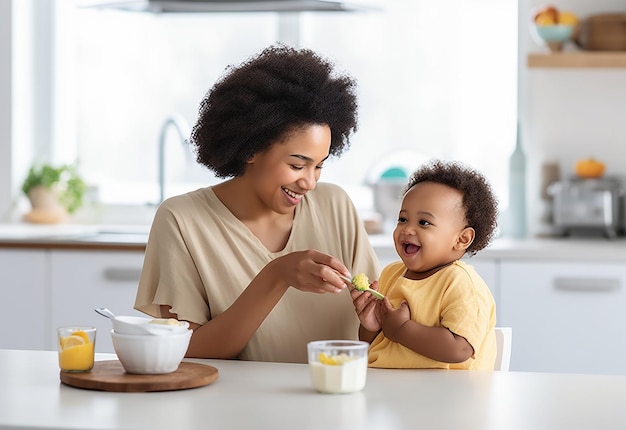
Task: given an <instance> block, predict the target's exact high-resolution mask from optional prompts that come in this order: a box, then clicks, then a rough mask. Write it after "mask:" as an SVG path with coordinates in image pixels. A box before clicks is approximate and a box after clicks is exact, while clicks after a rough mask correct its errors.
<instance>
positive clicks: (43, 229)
mask: <svg viewBox="0 0 626 430" xmlns="http://www.w3.org/2000/svg"><path fill="white" fill-rule="evenodd" d="M149 231H150V226H149V225H115V224H113V225H111V224H107V225H89V224H84V225H81V224H59V225H53V226H45V225H44V226H42V225H32V224H26V223H14V224H9V223H5V224H0V248H1V247H19V246H20V244H23V245H24V246H27V247H29V248H33V247H36V246H40V247H41V248H46V247H59V246H62V247H64V248H68V247H69V248H71V247H72V246H75V247H76V248H77V249H79V248H84V247H85V246H88V245H92V246H96V245H97V246H98V247H99V248H100V249H104V248H106V247H107V245H110V246H111V248H114V246H117V247H119V246H123V245H133V246H135V247H142V246H143V245H145V242H146V241H147V239H148V233H149ZM370 241H371V243H372V246H373V247H374V249H375V250H376V253H377V255H378V256H379V258H380V259H381V261H388V260H397V259H398V256H397V254H396V252H395V249H394V247H393V241H392V235H391V233H386V234H377V235H371V236H370ZM471 259H475V260H485V259H489V260H497V259H513V260H528V259H531V260H566V261H567V260H584V261H618V262H619V261H626V238H623V237H620V238H617V239H613V240H609V239H605V238H601V237H598V238H569V237H560V238H557V237H554V238H529V239H523V240H516V239H509V238H498V239H496V240H495V241H494V242H493V243H492V244H491V246H489V247H488V248H487V249H484V250H482V251H480V252H479V253H478V254H477V255H476V256H474V257H470V261H471Z"/></svg>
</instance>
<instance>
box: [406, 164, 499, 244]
mask: <svg viewBox="0 0 626 430" xmlns="http://www.w3.org/2000/svg"><path fill="white" fill-rule="evenodd" d="M420 182H436V183H439V184H443V185H447V186H448V187H451V188H454V189H455V190H458V191H460V192H461V193H462V194H463V206H464V207H465V218H466V220H467V224H468V226H470V227H472V228H473V229H474V231H475V232H476V235H475V237H474V241H473V242H472V244H471V245H470V246H469V247H468V248H467V251H466V253H467V254H469V255H474V254H476V253H477V252H478V251H480V250H481V249H484V248H486V247H487V245H489V244H490V243H491V241H492V240H493V239H494V237H495V235H496V231H497V226H498V200H497V199H496V196H495V194H494V192H493V190H492V188H491V185H490V184H489V182H488V181H487V179H486V178H485V177H484V176H483V175H482V174H481V173H480V172H479V171H478V170H476V169H473V168H471V167H469V166H466V165H464V164H462V163H460V162H456V161H442V160H431V161H430V162H428V163H426V164H424V165H422V166H420V167H419V168H418V169H417V170H415V172H413V174H412V175H411V177H410V178H409V182H408V183H407V185H406V186H405V187H404V189H403V191H402V195H404V194H405V193H406V192H407V191H409V190H410V189H411V188H413V186H415V185H416V184H418V183H420Z"/></svg>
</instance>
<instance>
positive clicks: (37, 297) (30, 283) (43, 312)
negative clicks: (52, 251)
mask: <svg viewBox="0 0 626 430" xmlns="http://www.w3.org/2000/svg"><path fill="white" fill-rule="evenodd" d="M47 273H48V262H47V254H46V251H44V250H30V249H0V303H1V304H2V319H3V320H4V323H3V324H2V325H1V327H0V333H1V334H0V349H44V347H45V346H46V345H47V342H46V340H47V336H48V331H47V330H46V329H45V327H46V326H47V324H48V323H49V320H48V316H49V313H48V303H47V301H48V298H49V296H48V294H47V288H46V275H47Z"/></svg>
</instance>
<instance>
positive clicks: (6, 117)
mask: <svg viewBox="0 0 626 430" xmlns="http://www.w3.org/2000/svg"><path fill="white" fill-rule="evenodd" d="M11 17H12V13H11V0H0V217H2V215H3V214H4V210H5V208H8V207H9V203H10V200H11V158H12V157H11V100H12V95H11V29H12V25H11Z"/></svg>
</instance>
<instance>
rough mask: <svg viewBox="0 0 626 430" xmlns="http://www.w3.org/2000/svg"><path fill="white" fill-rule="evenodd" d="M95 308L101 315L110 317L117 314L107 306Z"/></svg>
mask: <svg viewBox="0 0 626 430" xmlns="http://www.w3.org/2000/svg"><path fill="white" fill-rule="evenodd" d="M94 310H95V311H96V312H98V313H99V314H100V315H102V316H103V317H107V318H110V319H113V318H115V314H114V313H113V312H111V311H110V310H108V309H107V308H96V309H94Z"/></svg>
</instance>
